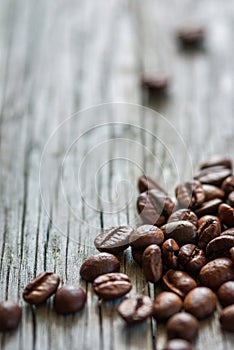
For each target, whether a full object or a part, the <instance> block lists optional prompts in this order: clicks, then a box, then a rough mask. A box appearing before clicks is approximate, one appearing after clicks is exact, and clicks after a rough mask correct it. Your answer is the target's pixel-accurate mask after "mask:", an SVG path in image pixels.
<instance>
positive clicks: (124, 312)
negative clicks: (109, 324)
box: [118, 296, 153, 324]
mask: <svg viewBox="0 0 234 350" xmlns="http://www.w3.org/2000/svg"><path fill="white" fill-rule="evenodd" d="M152 312H153V302H152V300H151V299H150V298H149V297H148V296H142V297H140V296H137V297H133V298H129V299H125V300H124V301H122V303H121V304H120V305H119V307H118V313H119V315H120V316H121V317H122V318H123V319H124V320H125V321H126V322H127V323H128V324H136V323H141V322H144V321H145V320H146V319H147V318H148V317H149V316H151V315H152Z"/></svg>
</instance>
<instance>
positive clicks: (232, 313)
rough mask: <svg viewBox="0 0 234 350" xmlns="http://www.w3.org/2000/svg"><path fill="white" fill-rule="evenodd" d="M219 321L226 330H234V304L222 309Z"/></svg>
mask: <svg viewBox="0 0 234 350" xmlns="http://www.w3.org/2000/svg"><path fill="white" fill-rule="evenodd" d="M219 321H220V324H221V326H222V328H223V329H224V330H225V331H228V332H234V304H233V305H229V306H227V307H225V309H223V310H222V311H221V313H220V317H219Z"/></svg>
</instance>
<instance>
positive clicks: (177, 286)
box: [162, 269, 197, 298]
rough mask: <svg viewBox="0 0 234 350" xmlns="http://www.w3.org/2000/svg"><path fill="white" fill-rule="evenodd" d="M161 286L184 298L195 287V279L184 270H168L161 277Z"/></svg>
mask: <svg viewBox="0 0 234 350" xmlns="http://www.w3.org/2000/svg"><path fill="white" fill-rule="evenodd" d="M162 284H163V288H164V289H165V290H168V291H170V292H173V293H176V294H178V295H179V296H180V297H182V298H184V297H185V295H186V294H187V293H188V292H189V291H190V290H191V289H193V288H195V287H197V283H196V281H195V280H194V279H193V278H192V277H191V276H190V275H189V274H187V273H186V272H184V271H176V270H172V269H171V270H168V271H167V272H166V273H165V274H164V275H163V278H162Z"/></svg>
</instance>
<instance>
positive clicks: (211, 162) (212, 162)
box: [200, 155, 232, 169]
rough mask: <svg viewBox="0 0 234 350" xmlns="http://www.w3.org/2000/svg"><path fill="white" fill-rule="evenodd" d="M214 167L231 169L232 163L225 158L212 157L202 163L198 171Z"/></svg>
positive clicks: (220, 156) (219, 156)
mask: <svg viewBox="0 0 234 350" xmlns="http://www.w3.org/2000/svg"><path fill="white" fill-rule="evenodd" d="M214 166H223V167H224V168H227V169H232V161H231V159H230V158H227V157H226V156H222V155H214V156H211V157H210V158H209V159H207V160H206V161H205V162H204V163H202V164H201V166H200V169H205V168H210V167H214Z"/></svg>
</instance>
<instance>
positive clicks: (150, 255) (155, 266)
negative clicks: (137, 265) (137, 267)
mask: <svg viewBox="0 0 234 350" xmlns="http://www.w3.org/2000/svg"><path fill="white" fill-rule="evenodd" d="M162 268H163V266H162V258H161V249H160V248H159V246H158V245H157V244H151V245H150V246H149V247H147V248H146V249H145V250H144V253H143V256H142V269H143V273H144V275H145V278H146V279H147V281H149V282H152V283H156V282H158V281H159V280H160V278H161V277H162Z"/></svg>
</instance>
